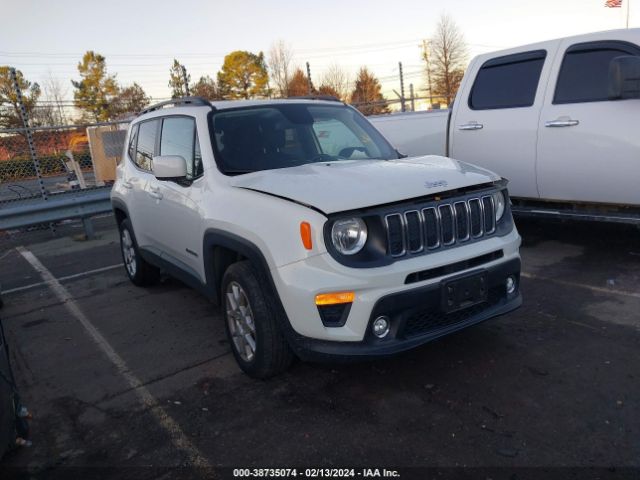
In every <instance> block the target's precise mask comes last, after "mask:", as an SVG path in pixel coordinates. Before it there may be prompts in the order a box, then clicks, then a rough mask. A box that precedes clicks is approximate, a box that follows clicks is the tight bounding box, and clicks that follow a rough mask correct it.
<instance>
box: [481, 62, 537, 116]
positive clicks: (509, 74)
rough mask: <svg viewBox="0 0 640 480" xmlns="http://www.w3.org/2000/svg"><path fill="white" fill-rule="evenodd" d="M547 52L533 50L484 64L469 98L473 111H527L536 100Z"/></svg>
mask: <svg viewBox="0 0 640 480" xmlns="http://www.w3.org/2000/svg"><path fill="white" fill-rule="evenodd" d="M546 56H547V52H546V51H544V50H536V51H533V52H526V53H518V54H515V55H507V56H504V57H499V58H492V59H491V60H489V61H487V62H485V63H484V64H483V65H482V67H480V71H479V72H478V75H477V76H476V80H475V82H474V83H473V88H472V89H471V95H470V96H469V107H470V108H471V109H472V110H492V109H498V108H519V107H530V106H532V105H533V104H534V102H535V99H536V91H537V90H538V82H539V81H540V73H541V72H542V67H543V66H544V61H545V58H546Z"/></svg>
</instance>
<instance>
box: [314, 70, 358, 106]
mask: <svg viewBox="0 0 640 480" xmlns="http://www.w3.org/2000/svg"><path fill="white" fill-rule="evenodd" d="M350 85H351V82H350V80H349V74H348V73H347V72H346V70H344V69H343V68H342V67H341V66H340V65H338V64H337V63H332V64H331V65H330V66H329V67H328V68H327V69H326V70H325V72H324V74H323V75H322V79H321V81H320V90H326V91H328V92H329V91H330V92H334V93H335V94H336V96H337V97H338V98H340V100H342V101H344V102H346V101H348V100H349V93H350Z"/></svg>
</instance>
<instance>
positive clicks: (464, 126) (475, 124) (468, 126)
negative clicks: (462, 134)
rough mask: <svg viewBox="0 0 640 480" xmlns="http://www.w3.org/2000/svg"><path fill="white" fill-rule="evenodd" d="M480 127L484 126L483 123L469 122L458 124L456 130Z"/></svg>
mask: <svg viewBox="0 0 640 480" xmlns="http://www.w3.org/2000/svg"><path fill="white" fill-rule="evenodd" d="M482 127H484V125H482V124H481V123H478V122H469V123H465V124H464V125H458V130H482Z"/></svg>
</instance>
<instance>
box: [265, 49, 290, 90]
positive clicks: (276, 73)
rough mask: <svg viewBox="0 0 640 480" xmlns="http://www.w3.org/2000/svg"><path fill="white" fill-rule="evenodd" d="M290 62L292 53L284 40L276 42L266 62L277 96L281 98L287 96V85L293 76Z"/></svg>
mask: <svg viewBox="0 0 640 480" xmlns="http://www.w3.org/2000/svg"><path fill="white" fill-rule="evenodd" d="M292 60H293V51H292V50H291V47H290V46H289V45H288V44H287V43H286V42H285V41H284V40H278V41H277V42H274V43H273V45H271V49H270V50H269V60H268V64H269V70H270V71H269V74H270V77H271V80H273V83H274V84H275V89H276V92H277V94H278V96H280V97H282V98H286V97H288V96H289V83H290V82H291V78H292V76H293V74H292V70H293V66H292V64H291V62H292Z"/></svg>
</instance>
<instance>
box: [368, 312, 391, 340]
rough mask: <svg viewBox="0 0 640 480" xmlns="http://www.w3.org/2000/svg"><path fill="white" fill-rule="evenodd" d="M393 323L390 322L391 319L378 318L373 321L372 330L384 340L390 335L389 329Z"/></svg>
mask: <svg viewBox="0 0 640 480" xmlns="http://www.w3.org/2000/svg"><path fill="white" fill-rule="evenodd" d="M390 325H391V323H390V322H389V317H385V316H384V315H383V316H382V317H378V318H376V319H375V320H374V321H373V325H372V327H371V328H372V330H373V334H374V335H375V336H376V337H378V338H384V337H386V336H387V334H388V333H389V327H390Z"/></svg>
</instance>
